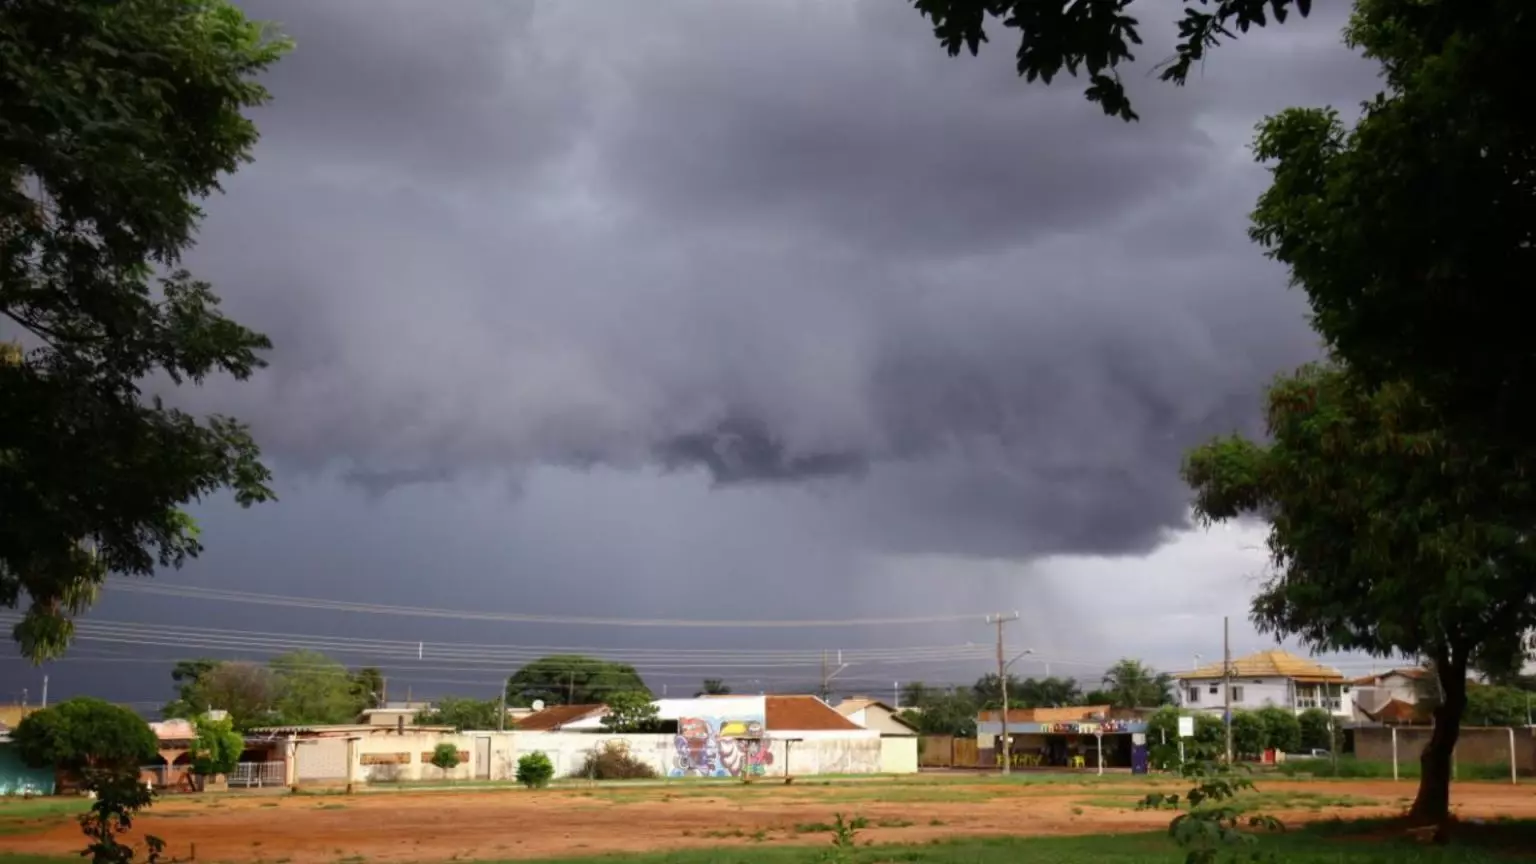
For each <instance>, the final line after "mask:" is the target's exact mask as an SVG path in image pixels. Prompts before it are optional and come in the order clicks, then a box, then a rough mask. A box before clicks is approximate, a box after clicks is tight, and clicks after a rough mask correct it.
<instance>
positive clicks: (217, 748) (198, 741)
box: [191, 717, 245, 777]
mask: <svg viewBox="0 0 1536 864" xmlns="http://www.w3.org/2000/svg"><path fill="white" fill-rule="evenodd" d="M196 725H197V737H196V738H194V739H193V740H192V754H191V755H192V772H193V773H194V774H201V775H203V776H204V777H208V776H213V775H217V774H228V773H229V772H231V771H233V770H235V766H236V765H239V764H240V754H241V753H242V752H244V751H245V738H244V736H242V735H241V734H240V733H239V732H236V731H235V726H234V723H232V722H230V720H229V718H225V719H222V720H214V719H212V718H209V717H199V718H198V719H197V721H196Z"/></svg>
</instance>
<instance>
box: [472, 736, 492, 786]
mask: <svg viewBox="0 0 1536 864" xmlns="http://www.w3.org/2000/svg"><path fill="white" fill-rule="evenodd" d="M475 779H476V780H489V779H491V739H490V738H489V737H486V736H481V737H479V738H476V739H475Z"/></svg>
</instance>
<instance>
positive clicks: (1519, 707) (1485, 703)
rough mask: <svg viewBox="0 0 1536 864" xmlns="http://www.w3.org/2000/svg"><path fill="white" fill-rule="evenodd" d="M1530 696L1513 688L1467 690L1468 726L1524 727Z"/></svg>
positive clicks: (1528, 710) (1526, 721)
mask: <svg viewBox="0 0 1536 864" xmlns="http://www.w3.org/2000/svg"><path fill="white" fill-rule="evenodd" d="M1530 711H1531V694H1530V693H1527V692H1526V691H1524V690H1516V689H1515V688H1513V687H1490V686H1486V685H1484V686H1472V687H1468V688H1467V713H1466V716H1465V717H1463V718H1462V719H1463V722H1465V723H1466V724H1467V725H1468V726H1524V725H1526V724H1527V723H1528V722H1529V717H1530Z"/></svg>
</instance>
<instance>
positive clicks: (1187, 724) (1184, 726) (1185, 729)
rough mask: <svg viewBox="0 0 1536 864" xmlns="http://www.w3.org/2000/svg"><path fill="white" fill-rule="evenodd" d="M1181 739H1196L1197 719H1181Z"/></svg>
mask: <svg viewBox="0 0 1536 864" xmlns="http://www.w3.org/2000/svg"><path fill="white" fill-rule="evenodd" d="M1179 737H1180V738H1193V737H1195V718H1193V717H1180V718H1179Z"/></svg>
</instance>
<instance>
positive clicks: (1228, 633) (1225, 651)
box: [1221, 616, 1232, 765]
mask: <svg viewBox="0 0 1536 864" xmlns="http://www.w3.org/2000/svg"><path fill="white" fill-rule="evenodd" d="M1221 682H1222V689H1223V690H1225V691H1226V704H1227V716H1226V718H1225V719H1226V721H1227V722H1226V726H1227V764H1228V765H1231V764H1232V620H1231V619H1230V618H1227V617H1225V616H1223V617H1222V619H1221Z"/></svg>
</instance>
